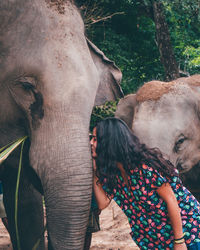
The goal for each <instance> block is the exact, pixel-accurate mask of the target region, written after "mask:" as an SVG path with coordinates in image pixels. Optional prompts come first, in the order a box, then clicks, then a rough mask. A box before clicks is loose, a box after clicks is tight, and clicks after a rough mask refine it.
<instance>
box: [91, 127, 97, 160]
mask: <svg viewBox="0 0 200 250" xmlns="http://www.w3.org/2000/svg"><path fill="white" fill-rule="evenodd" d="M90 144H91V151H92V158H97V153H96V149H97V128H96V127H95V128H94V129H93V131H92V139H91V140H90Z"/></svg>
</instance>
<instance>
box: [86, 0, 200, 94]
mask: <svg viewBox="0 0 200 250" xmlns="http://www.w3.org/2000/svg"><path fill="white" fill-rule="evenodd" d="M157 1H161V2H162V3H163V5H164V10H165V16H166V20H167V23H168V26H169V30H170V36H171V41H172V45H173V48H174V53H175V57H176V60H177V62H178V65H179V67H180V69H181V70H182V71H187V72H189V74H193V73H198V71H199V37H200V8H199V0H194V1H191V0H182V1H180V0H173V1H171V0H157ZM82 2H83V3H84V4H85V5H86V4H90V7H88V8H87V10H88V9H89V8H91V9H92V7H91V6H93V16H92V19H95V18H96V17H97V18H100V19H101V15H100V14H99V13H103V14H102V15H103V16H102V17H106V16H109V15H111V14H113V13H117V12H123V13H124V14H120V15H115V16H112V18H108V19H105V18H103V19H102V21H100V22H98V23H95V24H93V25H90V26H87V30H86V33H87V36H88V37H89V38H90V39H91V40H92V41H93V42H94V43H95V44H96V45H97V46H98V47H99V48H100V49H101V50H102V51H103V52H104V53H105V55H106V56H107V57H109V58H110V59H111V60H113V61H114V62H115V63H116V65H117V66H118V67H119V68H120V69H121V71H122V74H123V79H122V83H121V86H122V89H123V91H124V94H125V95H126V94H129V93H132V92H135V91H136V90H137V89H138V87H140V86H141V85H143V83H144V82H147V81H150V80H152V79H158V80H165V75H164V69H163V66H162V64H161V62H160V54H159V49H158V47H157V44H156V39H155V24H154V20H153V12H152V11H153V8H152V7H153V6H152V3H153V1H150V0H93V1H86V0H82ZM94 6H98V11H97V12H95V11H96V9H95V8H94Z"/></svg>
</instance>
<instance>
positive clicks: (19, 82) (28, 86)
mask: <svg viewBox="0 0 200 250" xmlns="http://www.w3.org/2000/svg"><path fill="white" fill-rule="evenodd" d="M36 86H37V80H36V79H35V78H34V77H20V78H17V79H16V80H14V81H11V82H10V83H9V85H8V88H9V91H10V94H11V96H12V97H13V99H14V101H15V102H16V104H17V105H18V107H19V108H20V109H21V110H22V111H23V112H24V113H25V116H26V117H27V118H28V120H29V121H30V125H31V126H32V127H33V128H36V126H37V125H38V122H39V119H42V118H43V116H44V111H43V97H42V95H41V93H40V92H39V91H37V88H36Z"/></svg>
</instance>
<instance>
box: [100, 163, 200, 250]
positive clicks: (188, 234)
mask: <svg viewBox="0 0 200 250" xmlns="http://www.w3.org/2000/svg"><path fill="white" fill-rule="evenodd" d="M116 178H117V187H116V188H115V189H113V190H109V189H108V188H107V187H106V179H105V181H104V185H103V188H104V190H105V191H106V192H107V193H108V195H109V196H110V197H111V198H112V199H114V200H115V202H116V203H117V204H118V205H119V207H120V208H121V209H122V210H123V212H124V213H125V214H126V216H127V217H128V221H129V224H130V227H131V233H130V234H131V236H132V238H133V240H134V242H135V243H136V244H137V245H138V247H139V248H140V249H154V250H156V249H163V250H164V249H166V250H168V249H173V239H174V237H173V231H172V226H171V223H170V219H169V216H168V211H167V206H166V203H165V202H164V201H163V200H162V199H161V198H160V197H159V195H158V193H157V192H156V189H157V188H158V187H160V186H161V185H162V184H163V183H166V182H168V183H170V185H171V187H172V189H173V191H174V193H175V196H176V198H177V201H178V204H179V207H180V213H181V217H182V224H183V231H184V232H185V240H186V244H187V245H191V244H194V243H195V242H200V204H199V203H198V201H197V200H196V199H195V197H194V196H193V195H192V194H191V193H190V192H189V191H188V190H187V189H186V188H185V187H184V186H183V185H182V183H181V180H180V179H179V178H178V177H173V178H172V179H168V178H166V177H163V176H162V175H161V174H160V173H159V172H158V171H157V170H155V169H153V168H152V167H149V166H147V165H144V164H143V165H142V166H140V167H137V168H135V169H134V170H131V171H130V175H129V176H128V182H129V188H128V187H127V186H126V184H125V182H124V180H123V178H122V176H121V173H120V171H119V173H118V175H117V177H116Z"/></svg>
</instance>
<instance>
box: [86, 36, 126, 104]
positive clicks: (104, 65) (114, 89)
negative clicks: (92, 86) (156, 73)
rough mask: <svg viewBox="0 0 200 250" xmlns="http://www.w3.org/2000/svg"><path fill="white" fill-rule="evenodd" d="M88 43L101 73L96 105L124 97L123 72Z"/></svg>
mask: <svg viewBox="0 0 200 250" xmlns="http://www.w3.org/2000/svg"><path fill="white" fill-rule="evenodd" d="M87 43H88V47H89V49H90V54H91V56H92V59H93V61H94V64H95V66H96V68H97V71H98V73H99V86H98V90H97V93H96V98H95V103H94V105H95V106H96V105H102V104H104V103H105V102H106V101H111V100H117V98H121V97H123V96H124V94H123V91H122V89H121V87H120V82H121V79H122V72H121V71H120V69H119V68H118V67H117V66H116V65H115V64H114V62H113V61H111V60H109V59H108V58H107V57H106V56H105V55H104V53H103V52H102V51H101V50H99V49H98V48H97V47H96V46H95V45H94V44H93V43H92V42H91V41H90V40H88V39H87Z"/></svg>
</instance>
